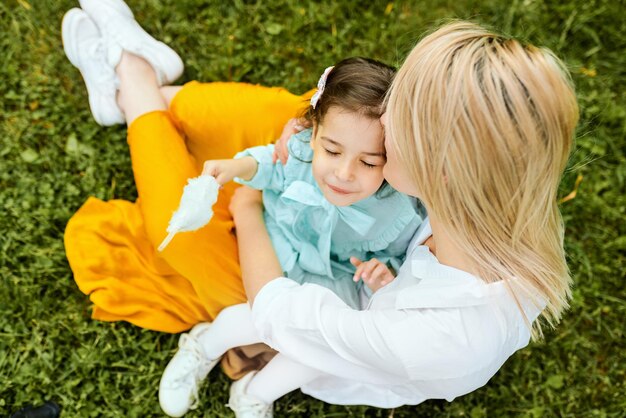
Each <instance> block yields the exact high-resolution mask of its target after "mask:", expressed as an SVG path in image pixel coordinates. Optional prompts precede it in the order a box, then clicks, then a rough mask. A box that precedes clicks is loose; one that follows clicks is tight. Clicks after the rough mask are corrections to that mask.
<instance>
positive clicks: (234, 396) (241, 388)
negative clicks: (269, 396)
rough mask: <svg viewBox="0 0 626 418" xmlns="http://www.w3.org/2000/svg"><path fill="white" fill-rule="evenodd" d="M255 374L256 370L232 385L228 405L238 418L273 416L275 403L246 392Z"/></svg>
mask: <svg viewBox="0 0 626 418" xmlns="http://www.w3.org/2000/svg"><path fill="white" fill-rule="evenodd" d="M254 375H256V372H250V373H248V374H247V375H245V376H244V377H242V378H241V379H239V380H237V381H236V382H233V383H232V384H231V385H230V399H229V400H228V405H227V406H228V407H229V408H230V409H232V410H233V412H234V413H235V417H237V418H272V417H273V416H274V404H271V403H270V404H267V403H265V402H263V401H261V400H259V399H257V398H255V397H253V396H250V395H248V394H247V393H246V390H247V389H248V384H250V381H251V380H252V378H253V377H254Z"/></svg>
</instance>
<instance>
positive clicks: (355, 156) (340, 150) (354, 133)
mask: <svg viewBox="0 0 626 418" xmlns="http://www.w3.org/2000/svg"><path fill="white" fill-rule="evenodd" d="M311 148H313V162H312V165H313V177H314V178H315V181H316V182H317V184H318V186H319V188H320V189H321V191H322V193H323V194H324V197H325V198H326V200H328V201H329V202H330V203H331V204H333V205H335V206H348V205H351V204H353V203H356V202H358V201H359V200H363V199H365V198H368V197H370V196H371V195H373V194H374V193H376V191H377V190H378V189H379V188H380V186H381V185H382V183H383V180H384V177H383V166H384V165H385V149H384V147H383V129H382V126H381V124H380V122H379V121H378V120H376V119H368V118H366V117H363V116H360V115H358V114H355V113H349V112H345V111H342V110H341V109H340V108H337V107H331V108H330V109H329V110H328V112H327V113H326V115H325V116H324V123H323V124H319V125H317V127H316V128H315V129H314V130H313V138H312V139H311Z"/></svg>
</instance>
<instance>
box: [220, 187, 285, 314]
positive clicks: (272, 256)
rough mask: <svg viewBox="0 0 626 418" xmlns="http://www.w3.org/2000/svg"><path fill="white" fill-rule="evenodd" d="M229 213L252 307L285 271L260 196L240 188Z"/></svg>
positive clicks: (247, 189)
mask: <svg viewBox="0 0 626 418" xmlns="http://www.w3.org/2000/svg"><path fill="white" fill-rule="evenodd" d="M230 211H231V213H232V214H233V219H234V221H235V228H236V230H237V241H238V245H239V263H240V265H241V275H242V278H243V285H244V288H245V290H246V294H247V296H248V300H249V301H250V304H252V303H253V301H254V298H255V297H256V295H257V293H259V290H261V288H262V287H263V286H264V285H265V284H266V283H269V282H271V281H272V280H273V279H275V278H277V277H280V276H282V274H283V271H282V268H281V266H280V263H279V262H278V257H276V253H275V251H274V247H273V245H272V241H271V239H270V236H269V234H268V233H267V228H266V227H265V221H264V220H263V203H262V200H261V193H260V192H259V191H257V190H253V189H251V188H249V187H245V186H244V187H239V188H238V189H237V190H236V191H235V194H234V195H233V197H232V199H231V201H230Z"/></svg>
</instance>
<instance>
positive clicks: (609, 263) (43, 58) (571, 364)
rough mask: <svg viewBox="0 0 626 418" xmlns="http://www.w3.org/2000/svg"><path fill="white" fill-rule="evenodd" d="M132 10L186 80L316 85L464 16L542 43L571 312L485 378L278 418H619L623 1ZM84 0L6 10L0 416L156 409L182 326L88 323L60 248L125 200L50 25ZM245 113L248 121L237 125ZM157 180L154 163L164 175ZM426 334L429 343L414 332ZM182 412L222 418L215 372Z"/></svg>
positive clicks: (282, 2)
mask: <svg viewBox="0 0 626 418" xmlns="http://www.w3.org/2000/svg"><path fill="white" fill-rule="evenodd" d="M129 4H130V6H131V7H132V9H133V10H134V12H135V16H136V18H137V20H138V21H139V22H140V23H141V24H142V25H143V26H144V27H145V28H146V29H147V30H148V31H149V32H152V33H153V34H155V35H156V36H157V37H159V38H161V39H163V40H164V41H165V42H167V43H169V44H170V45H171V46H172V47H173V48H174V49H176V50H177V51H178V52H179V53H180V55H181V56H182V57H183V59H184V61H185V65H186V69H185V74H184V76H183V78H182V79H181V80H180V81H181V82H183V81H189V80H193V79H199V80H203V81H212V80H234V81H246V82H251V83H262V84H265V85H280V86H285V87H287V88H288V89H290V90H292V91H294V92H298V93H300V92H304V91H305V90H308V89H309V88H311V87H313V86H314V85H315V83H316V81H317V78H318V77H319V74H320V73H321V71H322V70H323V69H324V68H325V67H326V66H328V65H331V64H333V63H334V62H336V61H338V60H339V59H341V58H344V57H347V56H352V55H363V56H369V57H374V58H377V59H381V60H383V61H386V62H388V63H391V64H396V65H399V64H400V63H401V62H402V59H403V57H404V56H405V54H406V53H407V52H408V51H409V50H410V49H411V47H412V46H413V45H414V44H415V42H416V40H417V39H418V38H419V36H420V34H421V33H422V32H423V31H424V30H426V29H427V28H429V27H430V26H431V25H432V24H434V23H436V22H439V21H441V19H445V18H453V17H460V18H472V19H474V20H475V21H477V22H479V23H483V24H487V25H493V26H494V27H495V28H498V29H500V30H501V31H503V32H505V33H508V34H512V35H515V36H518V37H521V38H523V39H527V40H528V41H530V42H532V43H534V44H538V45H545V46H547V47H549V48H552V49H553V50H554V51H555V52H556V53H557V54H558V55H559V56H561V57H563V58H564V59H565V61H566V63H567V64H568V66H569V68H570V69H571V71H572V74H573V78H574V81H575V83H576V86H577V91H578V99H579V103H580V106H581V123H580V126H579V129H578V133H577V142H576V150H575V152H574V154H573V156H572V159H571V162H570V165H569V167H570V168H569V170H568V171H567V172H566V174H565V176H564V178H563V182H562V187H561V196H566V195H568V194H569V193H570V192H571V191H572V190H574V187H575V182H576V179H577V178H578V177H579V176H582V178H583V180H582V183H581V184H580V187H579V188H578V190H577V196H576V197H575V198H574V199H572V200H569V201H567V202H564V203H563V204H562V205H561V207H562V211H563V215H564V219H565V222H566V227H567V229H566V248H567V253H568V259H569V263H570V268H571V271H572V274H573V277H574V284H575V286H574V291H573V295H574V297H573V300H572V302H571V309H570V310H569V311H568V312H566V314H565V316H564V319H563V321H562V323H561V325H560V326H559V328H558V329H557V330H555V331H550V332H547V333H546V338H545V341H543V342H540V343H533V344H531V345H530V346H529V347H527V348H525V349H523V350H522V351H521V352H518V353H517V354H515V355H514V356H513V357H512V358H511V359H510V360H509V361H508V362H507V363H506V364H505V365H504V367H503V368H502V370H501V371H500V372H499V373H498V374H497V375H496V376H495V377H494V378H493V379H491V381H490V382H489V383H488V384H487V385H486V386H485V387H484V388H481V389H479V390H477V391H475V392H474V393H472V394H469V395H467V396H464V397H461V398H458V399H456V400H455V401H454V402H452V403H448V402H446V401H428V402H425V403H423V404H422V405H419V406H407V407H402V408H397V409H395V410H393V411H392V410H382V409H376V408H368V407H361V406H357V407H343V406H333V405H327V404H324V403H322V402H319V401H317V400H314V399H312V398H310V397H307V396H304V395H302V394H301V393H294V394H291V395H289V396H286V397H284V398H282V399H281V400H280V401H279V402H277V404H276V416H277V417H281V416H294V417H298V416H300V417H309V416H315V417H322V416H325V417H365V416H367V417H387V416H391V415H393V416H395V417H472V418H480V417H507V416H523V417H553V416H554V417H561V416H563V417H623V416H626V413H625V412H624V411H626V400H625V398H626V385H625V383H624V382H625V380H626V376H625V368H626V355H625V352H626V344H625V338H624V330H625V319H624V318H625V317H626V302H625V300H626V291H625V290H624V276H625V271H626V263H625V259H626V254H625V253H626V233H625V232H626V222H625V221H624V217H625V215H626V213H625V212H626V188H625V187H624V183H625V181H626V160H625V147H626V139H625V137H626V135H625V134H626V124H625V119H626V95H625V91H626V82H625V81H626V80H625V70H624V69H625V68H626V42H625V35H626V25H625V23H624V22H625V19H624V18H625V17H626V15H625V13H624V11H625V10H626V6H625V4H624V1H609V0H577V1H570V2H562V1H554V0H551V1H540V0H510V1H471V0H456V1H452V0H451V1H441V0H436V1H429V2H426V1H423V2H417V1H416V2H399V1H394V2H387V1H371V2H365V1H362V2H360V1H356V0H347V1H341V2H322V3H314V2H296V1H292V0H277V1H241V0H235V1H224V2H220V1H209V0H179V1H175V0H169V1H157V0H146V1H139V0H134V1H132V0H129ZM76 6H77V2H72V1H67V0H63V1H52V0H8V1H7V0H4V1H3V2H2V4H0V48H1V51H2V55H3V59H2V61H1V62H0V95H1V97H2V101H1V113H0V140H1V141H2V146H1V148H0V208H1V212H0V214H1V215H0V231H1V233H0V249H1V253H0V280H1V282H0V416H8V415H9V414H10V413H11V412H12V411H14V410H16V409H18V408H20V407H22V406H23V405H25V404H26V403H29V402H34V403H39V402H42V401H44V400H46V399H52V400H55V401H57V402H59V403H60V404H62V405H63V408H64V412H63V414H62V416H63V417H64V418H69V417H151V416H162V414H161V412H160V409H159V406H158V401H157V387H158V381H159V377H160V374H161V371H162V370H163V368H164V366H165V365H166V363H167V361H168V359H169V358H170V357H171V355H172V353H173V351H174V350H175V348H176V343H177V340H178V337H177V336H174V335H168V334H162V333H157V332H152V331H146V330H142V329H139V328H137V327H134V326H132V325H130V324H127V323H103V322H96V321H92V320H91V319H90V304H89V302H88V299H87V297H86V296H84V295H83V294H81V293H80V292H79V291H78V289H77V287H76V285H75V283H74V282H73V280H72V275H71V271H70V269H69V267H68V264H67V261H66V259H65V255H64V249H63V242H62V236H63V230H64V228H65V224H66V223H67V220H68V219H69V217H70V216H71V215H72V214H73V213H74V212H75V211H76V210H77V209H78V208H79V207H80V205H81V204H82V203H83V202H84V201H85V199H86V198H87V197H88V196H91V195H94V196H97V197H99V198H101V199H112V198H122V199H129V200H134V199H135V198H136V189H135V187H134V184H133V177H132V172H131V168H130V159H129V156H128V150H127V146H126V143H125V128H124V127H114V128H102V127H100V126H98V125H96V124H95V123H94V121H93V120H92V119H91V117H90V113H89V111H88V106H87V96H86V93H85V89H84V85H83V83H82V80H81V78H80V76H79V73H78V71H77V70H76V69H75V68H73V67H72V66H71V65H70V63H69V61H67V59H66V58H65V56H64V54H63V50H62V44H61V35H60V25H61V19H62V16H63V13H64V12H65V11H66V10H68V9H70V8H71V7H76ZM242 123H246V121H242ZM166 174H167V173H164V175H166ZM425 343H427V342H425ZM210 379H211V382H210V383H209V384H208V385H206V386H204V387H203V388H202V390H201V399H202V402H201V405H200V408H199V409H198V410H197V411H194V412H192V413H189V414H188V415H187V416H189V417H217V416H224V415H227V416H228V415H229V410H228V409H227V408H226V407H225V406H224V404H225V403H226V402H227V398H228V395H227V388H228V380H227V378H226V377H225V376H224V375H223V373H222V372H221V371H220V370H216V371H214V372H212V373H211V375H210Z"/></svg>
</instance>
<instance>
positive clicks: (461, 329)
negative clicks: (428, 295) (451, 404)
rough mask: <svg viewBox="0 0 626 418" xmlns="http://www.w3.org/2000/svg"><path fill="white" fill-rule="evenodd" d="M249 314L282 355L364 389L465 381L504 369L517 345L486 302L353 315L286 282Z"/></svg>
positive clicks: (262, 295) (321, 293)
mask: <svg viewBox="0 0 626 418" xmlns="http://www.w3.org/2000/svg"><path fill="white" fill-rule="evenodd" d="M252 313H253V321H254V323H255V327H256V328H257V331H259V334H260V337H261V340H262V341H264V342H265V343H267V344H268V345H270V346H271V347H273V348H275V349H276V350H278V351H279V352H281V354H283V355H286V356H288V357H290V358H292V359H294V360H296V361H298V362H300V363H303V364H305V365H307V366H309V367H313V368H316V369H318V370H321V371H323V372H326V373H328V374H331V375H334V376H338V377H344V378H349V379H355V380H358V381H361V382H364V383H374V384H384V383H393V384H402V382H409V381H412V380H420V381H432V380H440V379H459V378H460V379H465V378H466V377H469V376H470V375H476V373H479V374H480V373H481V370H483V369H486V368H489V367H490V364H492V363H494V361H495V362H497V363H499V365H501V364H502V362H503V361H504V360H505V359H506V357H508V355H509V354H510V352H509V350H508V349H506V350H503V348H504V347H505V346H507V345H510V344H516V341H517V338H516V337H513V339H514V340H513V341H512V342H509V343H506V342H505V340H508V339H509V338H507V336H506V332H505V333H504V335H503V333H502V332H501V330H503V329H505V328H503V327H502V323H501V322H502V320H503V318H502V317H501V316H500V315H498V313H497V312H495V311H494V309H493V306H491V305H490V304H489V303H486V304H482V305H475V306H465V307H450V308H440V309H396V308H395V307H394V308H391V307H390V308H389V309H376V310H364V311H357V310H354V309H352V308H350V307H348V306H347V305H346V304H345V303H344V302H343V301H342V300H341V299H340V298H339V297H337V296H336V295H335V294H334V293H333V292H332V291H330V290H328V289H326V288H324V287H321V286H317V285H314V284H304V285H299V284H297V283H296V282H294V281H292V280H289V279H286V278H278V279H274V280H273V281H272V282H270V283H268V284H266V285H265V286H264V287H263V288H262V289H261V291H260V292H259V294H258V295H257V297H256V299H255V301H254V306H253V308H252ZM503 355H504V357H502V356H503ZM499 365H498V367H499ZM496 370H497V369H496ZM494 372H495V370H494ZM490 376H491V375H489V377H490ZM479 379H482V378H481V377H479ZM481 384H484V382H482V383H481Z"/></svg>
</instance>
